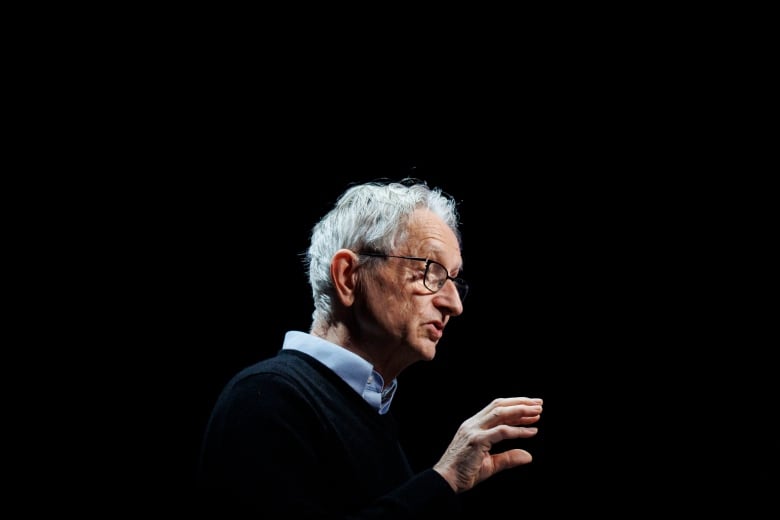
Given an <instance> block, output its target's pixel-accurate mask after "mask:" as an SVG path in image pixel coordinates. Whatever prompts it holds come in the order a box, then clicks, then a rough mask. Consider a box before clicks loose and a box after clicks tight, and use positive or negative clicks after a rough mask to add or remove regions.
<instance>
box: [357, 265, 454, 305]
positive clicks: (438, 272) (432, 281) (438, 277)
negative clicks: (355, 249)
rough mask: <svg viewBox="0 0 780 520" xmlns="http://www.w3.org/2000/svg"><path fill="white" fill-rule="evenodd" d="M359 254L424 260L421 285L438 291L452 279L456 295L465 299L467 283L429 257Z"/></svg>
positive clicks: (432, 290)
mask: <svg viewBox="0 0 780 520" xmlns="http://www.w3.org/2000/svg"><path fill="white" fill-rule="evenodd" d="M358 254H359V255H361V256H377V257H380V258H403V259H404V260H417V261H419V262H425V275H424V276H423V285H424V286H425V288H426V289H428V290H429V291H431V292H433V293H435V292H439V291H440V290H441V288H442V287H444V284H445V283H447V280H452V283H454V284H455V288H456V289H457V290H458V296H460V301H461V303H462V302H463V300H465V299H466V295H467V294H468V293H469V284H467V283H466V280H464V279H463V278H454V277H452V276H450V273H449V271H447V268H446V267H444V266H443V265H441V264H440V263H439V262H435V261H433V260H431V259H429V258H420V257H417V256H398V255H386V254H384V253H358Z"/></svg>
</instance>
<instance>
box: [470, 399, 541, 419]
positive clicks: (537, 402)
mask: <svg viewBox="0 0 780 520" xmlns="http://www.w3.org/2000/svg"><path fill="white" fill-rule="evenodd" d="M542 404H544V402H543V400H542V399H540V398H538V397H499V398H496V399H493V400H492V401H491V402H490V403H488V405H487V406H485V407H484V408H483V409H482V410H480V411H479V412H477V414H476V415H475V417H478V416H487V415H490V414H491V413H493V411H494V410H495V409H496V408H502V407H506V406H518V405H527V406H542Z"/></svg>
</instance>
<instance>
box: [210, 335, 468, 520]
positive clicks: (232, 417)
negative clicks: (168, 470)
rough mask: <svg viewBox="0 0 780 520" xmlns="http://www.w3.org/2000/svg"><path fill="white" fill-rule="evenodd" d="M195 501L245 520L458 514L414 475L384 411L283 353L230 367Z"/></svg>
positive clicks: (436, 483)
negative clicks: (247, 516)
mask: <svg viewBox="0 0 780 520" xmlns="http://www.w3.org/2000/svg"><path fill="white" fill-rule="evenodd" d="M199 483H200V486H201V497H202V498H204V501H205V502H204V507H208V508H209V509H210V510H211V512H212V513H214V514H215V515H216V514H218V515H219V516H221V517H224V518H226V516H224V515H226V514H246V513H249V514H251V515H252V517H254V518H275V517H277V515H279V514H285V515H286V516H287V517H288V518H372V519H373V518H377V519H379V518H382V519H391V518H392V519H396V518H397V519H400V518H426V517H427V518H430V516H431V515H435V516H437V517H438V516H441V515H445V517H446V516H449V517H450V518H451V517H452V516H457V513H458V512H459V511H460V502H459V500H458V497H457V495H456V494H455V493H454V492H453V491H452V489H451V488H450V487H449V485H448V484H447V483H446V481H445V480H444V479H443V478H442V477H441V476H440V475H439V474H438V473H436V472H435V471H433V470H432V469H427V470H424V471H422V472H420V473H417V474H414V472H413V471H412V469H411V468H410V466H409V462H408V460H407V458H406V455H405V454H404V451H403V448H402V447H401V445H400V444H399V442H398V436H397V431H396V425H395V422H394V420H393V418H392V416H391V414H389V413H388V414H385V415H380V414H379V413H378V412H377V411H376V410H375V409H373V408H372V407H371V406H370V405H369V404H368V403H366V402H365V401H364V400H363V399H362V397H361V396H359V395H358V394H357V393H356V392H355V391H354V390H353V389H352V388H350V387H349V386H348V385H347V384H346V383H345V382H344V381H343V380H342V379H341V378H339V377H338V376H337V375H336V374H335V373H333V372H332V371H331V370H330V369H329V368H327V367H325V366H324V365H323V364H321V363H320V362H318V361H317V360H315V359H314V358H312V357H311V356H308V355H306V354H304V353H301V352H298V351H294V350H282V351H280V352H279V353H278V354H277V355H276V357H273V358H270V359H267V360H264V361H261V362H259V363H257V364H255V365H253V366H251V367H248V368H246V369H244V370H243V371H241V372H240V373H239V374H237V375H236V376H235V377H234V378H233V379H232V380H231V381H230V382H229V383H228V384H227V385H226V387H225V389H224V390H223V392H222V394H221V395H220V397H219V399H218V400H217V403H216V405H215V407H214V411H213V412H212V415H211V418H210V420H209V423H208V426H207V429H206V434H205V437H204V442H203V446H202V450H201V460H200V467H199Z"/></svg>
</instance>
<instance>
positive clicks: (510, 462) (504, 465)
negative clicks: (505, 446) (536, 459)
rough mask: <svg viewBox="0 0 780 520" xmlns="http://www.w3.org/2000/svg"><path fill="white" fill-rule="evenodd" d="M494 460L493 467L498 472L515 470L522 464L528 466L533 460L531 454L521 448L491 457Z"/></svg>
mask: <svg viewBox="0 0 780 520" xmlns="http://www.w3.org/2000/svg"><path fill="white" fill-rule="evenodd" d="M491 458H492V459H493V467H494V468H495V471H496V472H499V471H503V470H505V469H509V468H514V467H515V466H520V465H521V464H528V463H529V462H531V461H532V460H533V457H532V456H531V454H530V453H528V452H527V451H525V450H521V449H520V448H516V449H512V450H506V451H503V452H501V453H496V454H494V455H491Z"/></svg>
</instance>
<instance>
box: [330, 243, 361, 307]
mask: <svg viewBox="0 0 780 520" xmlns="http://www.w3.org/2000/svg"><path fill="white" fill-rule="evenodd" d="M357 266H358V255H357V254H355V253H354V252H352V251H350V250H349V249H339V250H338V251H336V254H335V255H333V258H332V259H331V261H330V276H331V278H333V286H334V288H335V290H336V296H337V297H338V299H339V301H340V302H341V304H342V305H344V306H345V307H350V306H351V305H352V304H353V303H355V287H356V286H357Z"/></svg>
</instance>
